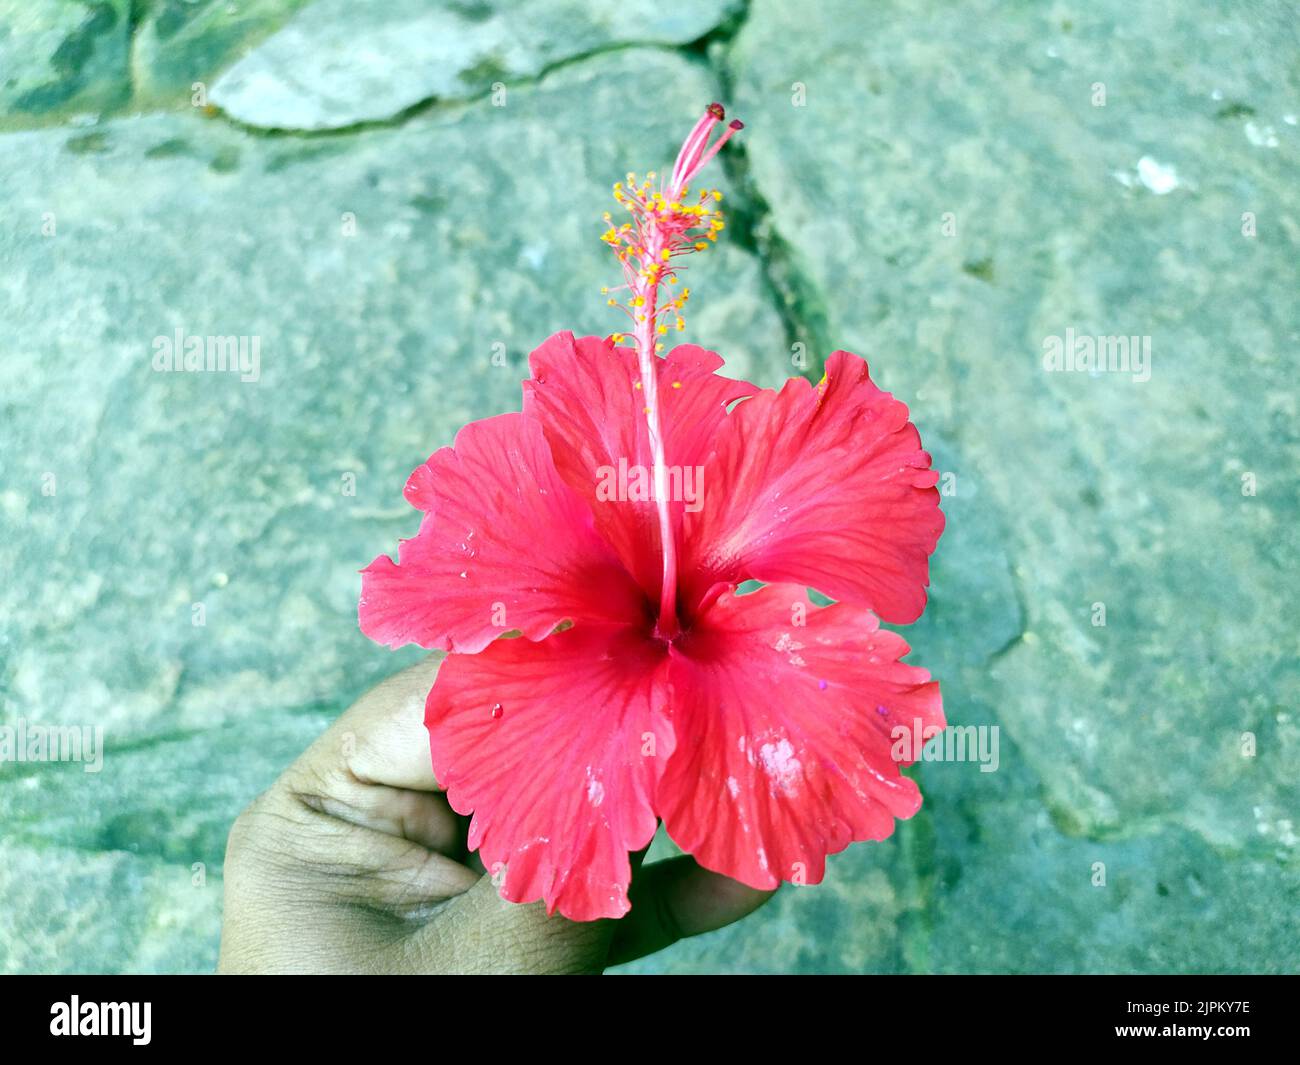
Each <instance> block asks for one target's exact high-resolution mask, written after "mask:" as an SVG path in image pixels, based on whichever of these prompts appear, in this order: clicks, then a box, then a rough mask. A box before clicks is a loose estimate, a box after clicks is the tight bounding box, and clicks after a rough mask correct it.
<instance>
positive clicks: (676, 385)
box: [673, 381, 682, 388]
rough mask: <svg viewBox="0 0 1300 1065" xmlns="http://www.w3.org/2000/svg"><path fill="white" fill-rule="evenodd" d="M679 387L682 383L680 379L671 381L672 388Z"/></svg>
mask: <svg viewBox="0 0 1300 1065" xmlns="http://www.w3.org/2000/svg"><path fill="white" fill-rule="evenodd" d="M681 387H682V383H681V382H680V381H674V382H673V388H681Z"/></svg>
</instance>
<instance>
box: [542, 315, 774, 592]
mask: <svg viewBox="0 0 1300 1065" xmlns="http://www.w3.org/2000/svg"><path fill="white" fill-rule="evenodd" d="M529 362H530V365H531V367H532V373H533V376H532V380H529V381H525V382H524V411H525V412H526V413H528V414H532V415H534V416H536V418H537V419H538V420H539V421H540V422H541V423H542V425H543V427H544V428H545V430H546V439H547V441H548V442H549V443H550V445H551V453H552V455H554V457H555V465H556V468H557V469H558V470H559V471H560V475H561V476H562V477H563V478H564V479H565V481H566V482H567V483H568V484H569V486H570V487H571V488H573V490H574V491H575V492H577V493H578V494H579V495H580V496H582V498H583V499H585V500H586V501H587V503H588V504H589V505H590V506H591V510H592V513H593V514H594V515H595V519H596V527H597V529H598V530H599V531H600V532H601V534H602V535H603V536H604V538H605V539H606V540H607V541H608V542H609V543H610V544H611V546H612V547H613V548H614V550H615V552H616V553H617V554H618V557H619V558H620V559H621V560H622V561H623V564H624V565H625V566H626V567H627V569H628V570H629V571H630V572H631V573H632V574H633V575H634V576H635V577H636V579H637V582H638V583H639V584H640V586H641V587H642V588H643V589H644V590H645V592H646V594H647V595H648V596H650V597H651V599H652V600H654V601H657V600H658V597H659V586H660V581H661V579H662V576H663V560H662V555H661V552H660V545H659V519H658V514H657V512H656V509H655V504H654V501H653V498H652V497H650V496H648V495H647V496H643V497H642V498H636V488H635V486H634V484H633V482H634V480H635V479H636V478H638V476H639V477H642V478H644V481H643V483H644V484H645V486H646V487H647V488H648V487H649V486H650V483H651V482H650V476H651V474H650V470H651V468H652V464H653V460H652V457H651V451H650V443H649V436H648V431H647V428H646V418H645V393H644V391H643V390H642V389H641V388H640V387H639V383H640V379H641V372H640V369H639V367H638V365H637V357H636V353H635V351H634V350H633V349H632V348H628V347H616V346H614V345H612V344H610V343H609V342H608V341H605V340H602V339H600V338H598V337H582V338H581V339H575V338H574V336H573V334H572V333H556V334H555V335H554V336H552V337H550V338H549V339H548V340H547V341H546V342H545V343H543V344H542V346H541V347H539V348H538V349H537V350H536V351H534V352H533V354H532V356H531V358H530V360H529ZM655 364H656V368H657V379H658V394H659V406H660V424H661V425H662V431H663V437H664V462H665V464H666V465H667V466H668V467H669V473H670V476H671V477H675V478H677V479H678V480H677V482H676V485H675V487H676V488H677V489H678V490H677V491H675V492H673V493H672V498H671V501H672V506H671V508H670V510H671V513H672V516H673V520H674V529H679V528H680V523H681V516H682V513H683V512H684V511H685V510H686V509H687V508H688V507H690V508H695V507H697V506H698V500H699V498H700V491H699V490H700V487H701V486H700V475H699V473H698V471H700V470H702V468H703V467H704V465H705V460H706V459H707V458H708V456H709V454H710V452H711V451H712V449H713V444H714V436H715V435H716V433H717V431H718V429H719V428H720V427H721V426H722V424H723V422H724V421H725V420H726V418H727V405H728V404H729V403H732V402H734V401H735V400H737V399H741V398H743V397H745V396H750V395H753V394H754V392H755V391H757V390H756V389H755V387H754V386H753V385H751V384H749V383H748V382H747V381H735V380H732V379H731V378H728V377H721V376H719V375H718V374H716V373H715V372H714V371H715V370H717V369H718V368H719V367H720V366H722V358H721V357H720V356H719V355H717V354H716V353H715V352H712V351H706V350H705V349H704V348H700V347H696V346H695V345H693V344H681V345H679V346H677V347H675V348H674V349H673V350H672V351H670V352H669V353H668V356H667V357H666V358H658V357H656V359H655ZM620 469H623V470H626V471H627V473H626V475H625V476H624V477H623V479H622V483H620V479H619V470H620ZM638 469H639V470H640V471H643V472H642V473H640V474H638V472H637V470H638ZM674 471H675V472H674ZM602 486H603V487H602ZM611 486H612V487H614V488H615V489H627V490H626V491H619V492H618V493H617V495H616V496H615V498H611V497H610V492H609V488H610V487H611ZM618 495H621V496H623V497H624V498H618ZM628 497H630V498H628Z"/></svg>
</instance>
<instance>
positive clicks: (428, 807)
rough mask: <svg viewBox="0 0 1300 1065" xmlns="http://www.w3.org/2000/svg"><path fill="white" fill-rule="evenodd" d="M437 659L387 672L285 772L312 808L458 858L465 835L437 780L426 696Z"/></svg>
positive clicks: (292, 788)
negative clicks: (426, 721) (427, 728)
mask: <svg viewBox="0 0 1300 1065" xmlns="http://www.w3.org/2000/svg"><path fill="white" fill-rule="evenodd" d="M438 662H439V659H438V658H437V657H435V656H430V657H429V658H427V659H425V660H424V661H422V662H420V663H418V664H416V665H415V666H412V667H411V668H410V669H407V670H403V671H402V672H401V673H398V674H396V675H395V676H393V677H390V678H389V679H388V680H386V681H384V682H383V683H382V684H380V685H378V686H377V687H375V688H373V689H372V690H371V691H369V692H367V693H366V694H365V695H363V696H362V697H361V698H360V699H359V700H358V701H357V702H356V703H355V704H354V705H353V706H352V707H351V708H350V709H349V710H348V711H347V713H345V714H344V715H343V716H342V717H340V718H339V720H338V721H336V722H335V723H334V724H333V725H332V726H331V727H330V728H329V729H328V730H327V731H326V732H325V734H324V735H323V736H321V737H320V739H318V740H317V741H316V742H315V743H313V744H312V745H311V747H310V748H308V749H307V751H306V753H305V754H303V756H302V757H301V758H300V759H299V760H298V761H297V762H296V763H294V765H293V766H291V767H290V769H289V771H288V772H287V773H286V774H285V777H284V787H285V789H286V790H287V791H288V792H289V793H290V794H291V795H292V796H294V797H295V798H296V799H298V800H299V801H300V802H302V803H304V804H306V805H307V806H309V807H310V808H311V809H313V810H315V811H317V812H319V813H324V814H328V815H330V816H332V817H337V818H339V819H341V820H343V821H347V822H348V823H350V824H354V825H358V826H361V827H363V828H370V829H373V830H375V831H377V832H383V833H386V834H388V835H393V836H399V837H400V838H402V839H407V840H411V841H412V842H415V843H419V844H420V845H422V846H424V847H427V848H429V849H430V850H434V851H438V852H439V853H441V854H445V855H449V856H454V857H457V858H462V857H463V856H464V839H465V832H464V828H463V825H462V824H461V822H460V820H459V819H458V818H457V817H456V814H455V813H454V812H453V811H452V809H451V807H450V806H449V805H448V803H447V800H446V798H445V796H443V795H441V794H440V793H437V792H436V790H435V789H436V788H437V786H438V785H437V781H436V780H435V779H434V776H433V769H432V767H431V764H430V759H429V745H428V735H427V733H426V732H425V729H424V700H425V696H426V695H427V693H428V691H429V688H430V687H431V686H432V684H433V681H434V678H435V676H436V674H437V668H438Z"/></svg>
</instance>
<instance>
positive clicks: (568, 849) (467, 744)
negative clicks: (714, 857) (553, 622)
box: [425, 625, 673, 921]
mask: <svg viewBox="0 0 1300 1065" xmlns="http://www.w3.org/2000/svg"><path fill="white" fill-rule="evenodd" d="M667 667H668V660H667V656H666V655H665V654H664V652H663V649H662V645H655V644H652V643H651V642H650V641H648V640H647V639H645V638H644V637H643V636H641V635H640V634H639V633H638V632H636V631H635V630H633V629H630V628H628V627H626V626H596V625H589V626H585V627H583V626H578V627H575V628H572V629H567V630H565V631H563V632H558V633H556V634H555V635H553V636H551V637H550V638H549V639H547V640H544V641H542V642H541V643H536V644H532V643H527V642H526V641H524V640H499V641H497V642H496V643H494V644H493V645H492V646H491V647H489V648H487V649H486V650H485V651H483V652H482V653H481V654H477V655H451V656H449V657H448V658H447V659H446V661H444V662H443V664H442V669H441V671H440V672H439V674H438V679H437V681H436V682H435V683H434V686H433V690H432V691H430V692H429V698H428V702H427V704H426V713H425V724H426V725H427V727H428V729H429V746H430V750H431V751H432V754H433V769H434V774H435V775H436V777H437V778H438V780H439V781H440V782H441V783H442V785H443V787H445V788H446V791H447V798H448V801H449V802H450V803H451V805H452V808H453V809H455V810H457V811H458V812H460V813H469V812H470V811H471V810H473V811H474V819H473V821H472V822H471V824H470V830H469V847H470V849H471V850H474V849H477V850H478V851H479V856H480V857H481V858H482V860H483V864H484V866H485V868H487V869H488V871H489V872H490V873H492V874H493V875H494V876H496V877H497V878H498V884H499V887H500V891H501V896H502V897H503V898H505V899H509V900H510V901H511V902H532V901H535V900H537V899H545V900H546V905H547V909H548V910H549V911H550V912H554V911H555V910H556V909H558V910H559V911H560V912H561V913H562V914H564V916H566V917H569V918H572V919H573V920H576V921H590V920H595V919H596V918H598V917H619V916H621V915H622V914H624V913H626V912H627V909H628V902H627V888H628V884H629V882H630V879H631V875H632V872H631V866H630V864H629V861H628V852H629V851H635V850H639V849H640V848H642V847H644V846H645V845H646V844H648V843H649V842H650V839H651V837H652V836H653V835H654V832H655V826H656V818H655V815H654V812H653V807H652V804H651V800H652V797H653V795H654V789H655V785H656V783H657V782H658V779H659V776H660V775H661V773H662V772H663V766H664V764H665V761H666V760H667V758H668V757H669V756H670V755H671V753H672V750H673V730H672V726H671V724H670V723H669V720H668V716H667V684H666V680H667Z"/></svg>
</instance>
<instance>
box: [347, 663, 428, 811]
mask: <svg viewBox="0 0 1300 1065" xmlns="http://www.w3.org/2000/svg"><path fill="white" fill-rule="evenodd" d="M442 657H443V656H442V655H440V654H432V655H429V657H428V658H425V659H424V660H422V661H420V662H417V663H416V664H415V665H413V666H411V667H410V668H409V669H404V670H402V672H400V673H395V674H394V675H393V676H391V677H389V678H388V679H387V680H385V681H384V682H383V683H381V684H379V685H377V686H376V687H374V688H372V689H370V691H368V692H366V694H365V695H363V696H362V697H361V698H360V699H358V700H357V701H356V703H355V704H353V706H352V707H351V709H349V710H348V712H347V713H346V714H344V715H343V716H342V717H341V718H339V720H338V721H337V722H335V724H334V726H333V728H331V729H330V732H335V731H337V732H338V736H339V740H340V743H341V746H342V747H343V749H344V753H345V754H346V756H347V765H348V769H349V770H350V771H351V772H352V773H353V774H354V775H355V776H356V778H357V779H358V780H360V781H362V782H364V783H368V784H386V785H388V786H389V787H392V788H410V789H412V790H415V791H437V790H439V788H438V782H437V780H435V779H434V776H433V766H432V764H431V762H430V760H429V734H428V732H426V731H425V728H424V704H425V700H426V699H427V698H428V695H429V689H430V688H432V687H433V682H434V680H435V679H436V678H437V675H438V666H439V665H440V664H441V663H442Z"/></svg>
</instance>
